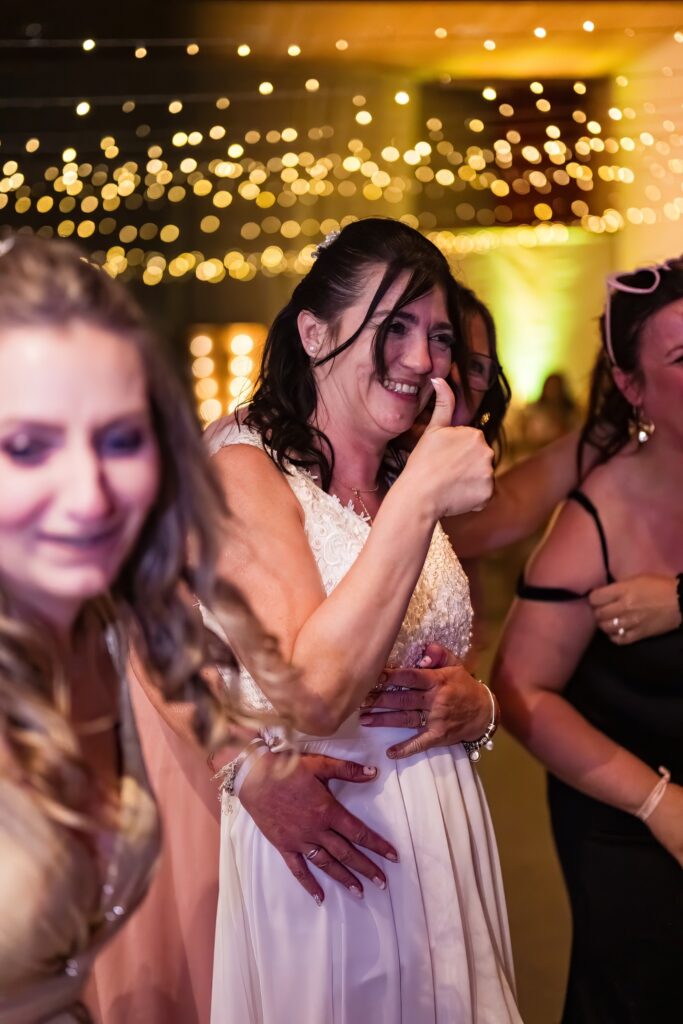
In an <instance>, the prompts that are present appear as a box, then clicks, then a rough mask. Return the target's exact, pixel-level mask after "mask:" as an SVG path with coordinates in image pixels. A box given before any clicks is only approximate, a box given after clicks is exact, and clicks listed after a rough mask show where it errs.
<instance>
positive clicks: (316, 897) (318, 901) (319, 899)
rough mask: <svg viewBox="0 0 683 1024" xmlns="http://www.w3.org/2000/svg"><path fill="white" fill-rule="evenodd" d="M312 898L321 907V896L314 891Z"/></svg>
mask: <svg viewBox="0 0 683 1024" xmlns="http://www.w3.org/2000/svg"><path fill="white" fill-rule="evenodd" d="M313 899H314V900H315V902H316V904H317V905H318V906H319V907H322V905H323V898H322V896H319V895H318V893H316V894H315V896H314V897H313Z"/></svg>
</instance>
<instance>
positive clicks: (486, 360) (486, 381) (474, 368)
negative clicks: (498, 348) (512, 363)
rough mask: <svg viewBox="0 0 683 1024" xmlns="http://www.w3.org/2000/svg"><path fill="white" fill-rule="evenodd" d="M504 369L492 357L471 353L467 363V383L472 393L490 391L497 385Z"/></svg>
mask: <svg viewBox="0 0 683 1024" xmlns="http://www.w3.org/2000/svg"><path fill="white" fill-rule="evenodd" d="M501 369H502V367H501V365H500V363H499V362H498V361H497V360H496V359H492V358H491V356H485V355H480V354H479V353H478V352H471V353H470V356H469V359H468V361H467V383H468V384H469V386H470V387H471V389H472V391H488V390H489V388H492V387H493V385H494V384H495V383H496V380H497V378H498V374H499V373H500V371H501Z"/></svg>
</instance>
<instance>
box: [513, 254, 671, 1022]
mask: <svg viewBox="0 0 683 1024" xmlns="http://www.w3.org/2000/svg"><path fill="white" fill-rule="evenodd" d="M601 329H602V339H603V350H602V352H601V354H600V357H599V359H598V362H597V365H596V369H595V372H594V378H593V386H592V392H591V401H590V409H589V414H588V418H587V422H586V426H585V428H584V431H583V435H582V443H583V445H584V447H585V445H586V444H591V445H592V446H593V447H594V448H595V449H596V450H597V452H598V465H597V466H596V468H595V469H593V471H592V472H591V473H590V474H589V475H588V476H587V477H586V479H585V480H584V481H583V483H582V486H581V489H580V490H578V491H574V492H573V493H572V494H571V495H570V500H568V501H567V502H566V504H565V505H564V506H563V508H562V510H561V511H560V513H559V515H558V517H557V519H556V520H555V521H554V523H553V524H552V526H551V528H550V530H549V532H548V534H547V536H546V537H545V539H544V540H543V542H542V544H541V545H540V547H539V548H538V550H537V551H536V553H535V555H534V557H533V558H532V560H531V562H530V565H529V566H528V569H527V572H526V578H525V580H524V581H523V583H522V585H521V587H520V590H519V599H518V600H517V601H516V603H515V605H514V606H513V609H512V611H511V613H510V616H509V619H508V622H507V625H506V629H505V632H504V635H503V638H502V640H501V644H500V648H499V651H498V656H497V663H496V667H495V670H494V675H495V686H496V691H497V693H498V696H499V698H500V701H501V704H502V705H503V709H504V715H505V718H506V723H507V725H508V726H509V728H510V729H511V730H512V731H513V732H514V733H515V734H516V735H517V737H518V738H519V739H520V741H521V742H522V743H524V744H525V745H526V746H527V747H528V748H529V750H530V751H531V752H532V753H534V754H535V755H536V756H537V757H538V758H539V759H540V760H541V761H543V763H544V764H545V765H546V766H547V768H548V769H549V772H550V775H549V800H550V808H551V816H552V823H553V831H554V835H555V841H556V844H557V849H558V853H559V856H560V860H561V863H562V868H563V871H564V875H565V880H566V883H567V888H568V892H569V897H570V902H571V908H572V916H573V925H574V936H573V945H572V957H571V966H570V974H569V983H568V991H567V998H566V1004H565V1010H564V1016H563V1024H579V1022H580V1024H591V1022H595V1024H598V1022H599V1024H612V1022H614V1024H617V1022H618V1024H636V1022H637V1024H645V1022H649V1021H652V1020H658V1019H664V1020H668V1019H671V1017H672V1013H674V1012H675V1007H676V1006H677V1003H678V998H679V989H680V965H681V963H682V962H683V874H682V873H681V867H682V866H683V785H682V784H683V743H682V742H681V740H682V738H683V687H682V686H681V680H682V679H683V632H682V631H681V630H680V628H678V629H671V630H669V631H668V632H666V633H663V634H662V635H659V636H653V637H651V638H649V639H643V640H637V641H636V642H634V643H631V644H629V645H628V646H619V645H616V644H612V643H610V642H609V639H608V637H607V636H606V634H605V633H603V632H600V631H596V624H595V620H594V614H593V611H592V609H591V606H590V603H589V601H588V599H587V597H588V594H589V593H590V591H592V590H593V589H594V588H596V587H601V586H603V585H604V584H611V585H613V584H614V581H617V580H623V579H627V578H629V577H632V576H636V575H638V574H651V573H655V574H658V575H660V576H662V577H668V578H669V579H673V578H674V577H675V576H676V574H677V573H679V572H680V570H681V568H682V567H683V416H682V415H681V410H682V409H683V261H682V260H678V261H673V262H671V263H669V264H666V265H662V266H660V267H657V268H647V269H642V270H638V271H635V272H634V273H632V274H625V275H619V276H616V277H614V278H612V279H610V281H609V288H608V302H607V306H606V309H605V313H604V316H603V318H602V321H601ZM678 580H679V588H680V580H681V577H680V576H679V577H678ZM679 593H680V589H679ZM615 618H616V616H615ZM619 628H620V627H618V626H616V624H615V629H616V630H617V631H618V629H619ZM621 628H623V627H621Z"/></svg>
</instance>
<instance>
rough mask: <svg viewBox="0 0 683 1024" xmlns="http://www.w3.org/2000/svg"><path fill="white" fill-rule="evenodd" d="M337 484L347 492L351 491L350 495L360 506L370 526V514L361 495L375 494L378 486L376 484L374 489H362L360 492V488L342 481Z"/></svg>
mask: <svg viewBox="0 0 683 1024" xmlns="http://www.w3.org/2000/svg"><path fill="white" fill-rule="evenodd" d="M338 482H339V483H340V484H341V485H342V487H345V488H346V490H347V491H351V494H352V495H353V496H354V498H355V499H356V501H357V502H358V504H359V505H360V507H361V509H362V510H363V513H364V515H366V516H367V517H368V521H369V523H370V525H372V516H371V515H370V513H369V511H368V507H367V505H366V504H365V502H364V501H363V497H362V495H363V494H376V493H377V491H378V490H379V484H376V485H375V486H374V487H364V488H363V489H362V490H361V488H360V487H352V486H351V484H347V483H344V481H343V480H338Z"/></svg>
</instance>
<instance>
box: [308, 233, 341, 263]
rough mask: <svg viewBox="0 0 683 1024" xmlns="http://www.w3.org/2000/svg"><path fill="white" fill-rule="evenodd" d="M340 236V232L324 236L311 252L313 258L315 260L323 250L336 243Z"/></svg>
mask: <svg viewBox="0 0 683 1024" xmlns="http://www.w3.org/2000/svg"><path fill="white" fill-rule="evenodd" d="M340 234H341V231H330V233H329V235H325V237H324V238H323V240H322V242H321V243H320V245H316V247H315V249H314V250H313V258H314V259H316V260H317V259H318V257H319V256H320V255H321V254H322V252H323V250H325V249H329V247H330V246H331V245H332V243H333V242H336V240H337V239H338V238H339V236H340Z"/></svg>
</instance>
